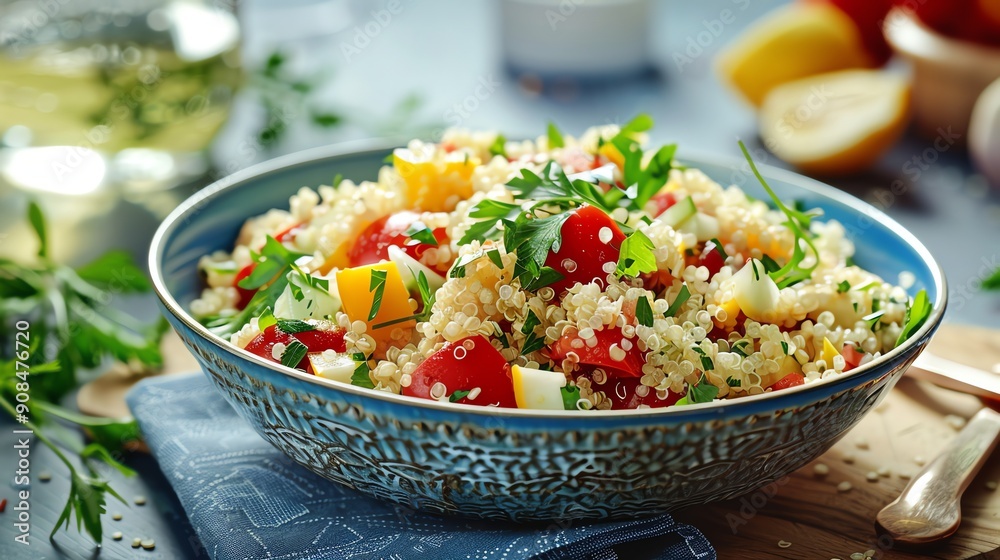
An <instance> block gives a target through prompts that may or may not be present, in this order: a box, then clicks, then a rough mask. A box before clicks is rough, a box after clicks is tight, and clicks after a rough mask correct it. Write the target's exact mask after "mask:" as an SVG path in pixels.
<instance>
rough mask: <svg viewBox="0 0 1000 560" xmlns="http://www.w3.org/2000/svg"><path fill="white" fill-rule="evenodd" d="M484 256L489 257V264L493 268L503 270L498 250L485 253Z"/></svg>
mask: <svg viewBox="0 0 1000 560" xmlns="http://www.w3.org/2000/svg"><path fill="white" fill-rule="evenodd" d="M486 256H487V257H489V259H490V262H491V263H493V266H495V267H497V268H499V269H500V270H503V258H502V257H501V256H500V250H499V249H493V250H491V251H486Z"/></svg>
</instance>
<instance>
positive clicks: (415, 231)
mask: <svg viewBox="0 0 1000 560" xmlns="http://www.w3.org/2000/svg"><path fill="white" fill-rule="evenodd" d="M403 235H405V236H407V237H409V238H410V239H413V240H414V241H417V242H419V243H423V244H424V245H432V246H434V247H437V245H438V240H437V238H436V237H434V232H433V231H431V228H429V227H427V226H426V225H424V223H423V222H421V221H419V220H417V221H415V222H413V223H412V224H410V227H408V228H406V231H404V232H403Z"/></svg>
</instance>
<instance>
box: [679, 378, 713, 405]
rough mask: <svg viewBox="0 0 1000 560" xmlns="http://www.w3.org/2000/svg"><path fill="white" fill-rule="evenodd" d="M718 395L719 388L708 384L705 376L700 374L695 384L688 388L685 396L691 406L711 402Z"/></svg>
mask: <svg viewBox="0 0 1000 560" xmlns="http://www.w3.org/2000/svg"><path fill="white" fill-rule="evenodd" d="M718 395H719V388H718V387H716V386H715V385H712V384H711V383H709V382H708V379H707V378H706V377H705V374H704V373H702V374H701V378H699V379H698V383H697V384H695V385H689V386H688V392H687V395H685V396H686V397H687V399H688V401H689V402H690V403H691V404H695V403H704V402H712V401H713V400H715V397H717V396H718Z"/></svg>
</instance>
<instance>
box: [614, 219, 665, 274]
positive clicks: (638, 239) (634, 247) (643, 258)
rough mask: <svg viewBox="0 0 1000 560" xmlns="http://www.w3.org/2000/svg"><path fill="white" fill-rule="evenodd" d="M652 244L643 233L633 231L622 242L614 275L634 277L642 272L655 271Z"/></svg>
mask: <svg viewBox="0 0 1000 560" xmlns="http://www.w3.org/2000/svg"><path fill="white" fill-rule="evenodd" d="M653 249H654V246H653V242H652V241H651V240H650V239H649V237H648V236H646V234H645V233H643V232H641V231H639V230H635V231H633V232H632V235H629V236H628V237H626V238H625V241H623V242H622V246H621V249H620V252H619V254H618V266H617V267H616V268H615V274H616V275H617V276H619V277H621V276H631V277H633V278H634V277H636V276H638V275H639V274H641V273H643V272H655V271H656V257H655V256H654V255H653Z"/></svg>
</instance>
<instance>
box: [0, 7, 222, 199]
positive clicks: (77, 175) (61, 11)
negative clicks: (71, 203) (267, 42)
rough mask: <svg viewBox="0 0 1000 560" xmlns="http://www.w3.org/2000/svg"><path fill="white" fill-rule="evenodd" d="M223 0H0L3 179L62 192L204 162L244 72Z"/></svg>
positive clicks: (140, 181)
mask: <svg viewBox="0 0 1000 560" xmlns="http://www.w3.org/2000/svg"><path fill="white" fill-rule="evenodd" d="M224 1H227V0H215V1H213V0H205V1H196V0H119V1H114V0H111V1H109V0H103V1H102V0H20V1H15V2H9V1H4V0H0V183H6V184H7V185H9V186H13V187H15V188H19V189H23V190H29V191H40V192H51V193H60V194H67V195H72V194H85V193H86V192H88V191H90V190H99V189H107V188H109V186H112V187H114V188H121V189H124V190H125V191H149V190H160V189H164V188H169V187H171V186H174V185H176V184H178V183H179V182H182V181H184V180H187V179H191V178H193V177H197V176H199V175H201V174H203V173H204V172H205V171H206V169H207V156H206V152H207V148H208V146H209V144H210V143H211V141H212V139H213V138H214V137H215V135H216V133H217V132H218V131H219V129H220V128H221V127H222V125H223V124H224V123H225V121H226V118H227V117H228V114H229V109H230V105H231V103H232V100H233V96H234V93H235V91H236V89H237V88H238V86H239V84H240V82H241V71H240V64H239V42H240V30H239V25H238V23H237V19H236V17H235V15H234V13H233V10H232V9H229V8H228V7H227V5H225V4H221V3H219V2H224Z"/></svg>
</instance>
